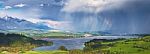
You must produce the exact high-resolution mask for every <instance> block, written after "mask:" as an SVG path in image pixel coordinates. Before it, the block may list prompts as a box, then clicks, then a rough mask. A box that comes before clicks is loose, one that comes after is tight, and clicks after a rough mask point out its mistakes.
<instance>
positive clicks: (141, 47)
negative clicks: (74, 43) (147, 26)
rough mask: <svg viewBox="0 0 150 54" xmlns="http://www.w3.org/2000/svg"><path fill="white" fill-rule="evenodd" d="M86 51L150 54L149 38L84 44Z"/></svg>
mask: <svg viewBox="0 0 150 54" xmlns="http://www.w3.org/2000/svg"><path fill="white" fill-rule="evenodd" d="M94 47H96V48H94ZM87 49H91V50H90V51H101V52H102V53H104V54H150V36H146V37H143V38H136V39H128V40H124V39H122V40H117V41H103V42H101V41H91V42H89V43H87V44H86V47H85V50H87Z"/></svg>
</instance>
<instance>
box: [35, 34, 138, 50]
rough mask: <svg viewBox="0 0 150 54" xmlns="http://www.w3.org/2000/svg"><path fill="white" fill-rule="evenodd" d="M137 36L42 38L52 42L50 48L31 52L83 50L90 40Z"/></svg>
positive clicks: (46, 47)
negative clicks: (64, 48)
mask: <svg viewBox="0 0 150 54" xmlns="http://www.w3.org/2000/svg"><path fill="white" fill-rule="evenodd" d="M138 37H139V36H93V37H82V38H66V39H61V38H42V40H46V41H52V42H53V45H52V46H42V47H37V48H35V49H33V50H35V51H36V50H40V51H42V50H57V49H58V48H59V47H60V46H65V47H66V48H67V49H69V50H71V49H83V48H84V43H85V42H88V41H90V40H92V39H118V38H126V39H129V38H138Z"/></svg>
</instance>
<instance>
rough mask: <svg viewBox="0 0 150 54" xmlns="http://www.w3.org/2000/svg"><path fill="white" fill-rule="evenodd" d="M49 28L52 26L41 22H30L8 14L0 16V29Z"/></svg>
mask: <svg viewBox="0 0 150 54" xmlns="http://www.w3.org/2000/svg"><path fill="white" fill-rule="evenodd" d="M25 29H32V30H50V29H52V28H50V27H48V26H46V25H44V24H41V23H32V22H30V21H27V20H24V19H18V18H13V17H10V16H5V17H0V30H25Z"/></svg>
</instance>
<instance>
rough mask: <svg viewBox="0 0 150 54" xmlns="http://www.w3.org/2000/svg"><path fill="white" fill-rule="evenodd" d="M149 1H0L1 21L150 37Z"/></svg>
mask: <svg viewBox="0 0 150 54" xmlns="http://www.w3.org/2000/svg"><path fill="white" fill-rule="evenodd" d="M149 5H150V0H0V17H3V16H6V15H8V16H12V17H16V18H18V19H25V20H28V21H30V22H33V23H39V22H45V24H46V25H47V26H49V27H51V28H55V29H59V30H66V31H77V32H84V31H104V32H111V33H117V34H122V33H142V34H143V33H147V34H149V33H150V6H149Z"/></svg>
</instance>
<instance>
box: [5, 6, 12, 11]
mask: <svg viewBox="0 0 150 54" xmlns="http://www.w3.org/2000/svg"><path fill="white" fill-rule="evenodd" d="M10 8H12V7H11V6H5V7H4V9H5V10H6V9H10Z"/></svg>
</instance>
